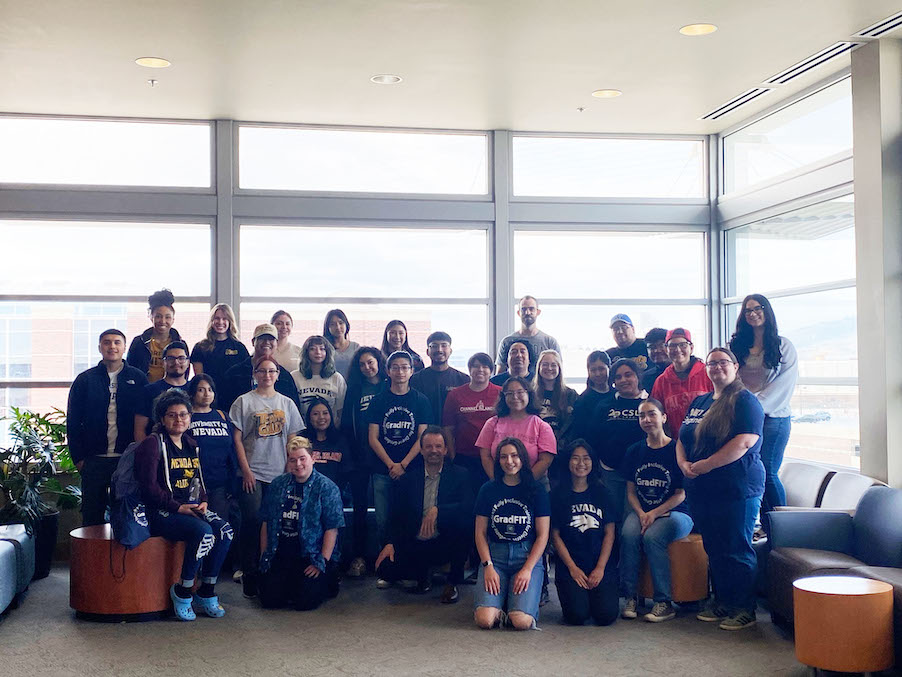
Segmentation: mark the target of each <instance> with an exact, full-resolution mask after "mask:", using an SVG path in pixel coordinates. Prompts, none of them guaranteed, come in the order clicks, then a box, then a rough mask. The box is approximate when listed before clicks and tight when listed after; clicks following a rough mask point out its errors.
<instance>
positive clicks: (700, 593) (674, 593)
mask: <svg viewBox="0 0 902 677" xmlns="http://www.w3.org/2000/svg"><path fill="white" fill-rule="evenodd" d="M667 555H668V557H669V559H670V598H671V599H672V600H673V601H674V602H697V601H699V600H702V599H705V598H706V597H707V596H708V555H707V553H706V552H705V545H704V543H703V542H702V537H701V535H700V534H689V535H688V536H687V537H686V538H681V539H680V540H678V541H673V542H672V543H671V544H670V545H669V546H668V547H667ZM638 593H639V596H640V597H647V598H649V599H651V598H652V597H654V586H653V585H652V580H651V570H650V569H649V567H648V560H647V559H646V557H645V555H644V554H643V555H642V563H641V565H640V569H639V590H638Z"/></svg>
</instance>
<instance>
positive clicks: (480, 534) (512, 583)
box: [474, 437, 551, 630]
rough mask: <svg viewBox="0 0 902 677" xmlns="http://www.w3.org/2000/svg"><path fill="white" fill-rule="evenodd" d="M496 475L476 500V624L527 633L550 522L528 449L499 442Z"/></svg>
mask: <svg viewBox="0 0 902 677" xmlns="http://www.w3.org/2000/svg"><path fill="white" fill-rule="evenodd" d="M494 476H495V479H494V480H492V481H490V482H486V483H485V484H484V485H483V486H482V488H481V489H480V490H479V496H478V498H477V499H476V549H477V551H478V552H479V558H480V560H481V561H482V566H481V567H480V568H479V577H478V581H477V583H476V593H475V601H476V612H475V614H474V616H475V619H476V625H478V626H479V627H480V628H485V629H489V628H493V627H495V626H496V625H498V624H499V623H501V624H504V622H505V621H504V619H505V617H506V618H507V619H509V622H510V625H511V626H512V627H514V628H516V629H517V630H530V629H532V628H534V627H535V626H536V619H537V618H538V616H539V596H540V595H541V592H542V553H543V552H544V551H545V546H546V545H547V544H548V528H549V523H550V521H551V518H550V506H549V502H548V493H547V492H546V491H545V488H544V487H543V486H542V485H541V484H539V483H538V482H537V481H536V480H535V478H534V477H533V475H532V471H531V469H530V466H529V455H528V454H527V451H526V447H525V446H524V445H523V442H521V441H520V440H518V439H517V438H516V437H507V438H505V439H503V440H501V442H500V443H499V444H498V450H497V453H496V455H495V468H494ZM505 609H506V610H507V611H506V616H505Z"/></svg>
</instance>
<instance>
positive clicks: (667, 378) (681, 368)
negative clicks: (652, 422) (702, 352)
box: [651, 327, 714, 439]
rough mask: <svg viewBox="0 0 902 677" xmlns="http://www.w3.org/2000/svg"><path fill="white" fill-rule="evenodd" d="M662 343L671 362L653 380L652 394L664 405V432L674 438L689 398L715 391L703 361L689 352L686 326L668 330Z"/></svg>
mask: <svg viewBox="0 0 902 677" xmlns="http://www.w3.org/2000/svg"><path fill="white" fill-rule="evenodd" d="M664 345H665V346H666V347H667V355H668V357H670V361H671V365H670V366H669V367H667V369H665V370H664V372H663V373H662V374H661V375H660V376H659V377H658V378H657V380H656V381H655V385H654V388H652V391H651V396H652V397H653V398H655V399H656V400H658V401H659V402H660V403H661V404H663V405H664V413H665V414H667V423H666V424H665V425H666V426H667V432H668V434H669V435H670V436H671V437H672V438H673V439H677V438H678V437H679V434H680V425H682V423H683V419H684V418H686V412H687V411H689V405H690V404H691V403H692V400H694V399H695V398H696V397H698V396H699V395H704V394H705V393H709V392H711V391H712V390H714V385H713V384H712V383H711V379H709V378H708V373H707V371H706V370H705V363H704V362H703V361H702V360H700V359H698V358H697V357H695V356H693V355H692V334H690V333H689V330H688V329H683V328H682V327H677V328H676V329H671V330H670V331H668V332H667V337H666V338H665V339H664Z"/></svg>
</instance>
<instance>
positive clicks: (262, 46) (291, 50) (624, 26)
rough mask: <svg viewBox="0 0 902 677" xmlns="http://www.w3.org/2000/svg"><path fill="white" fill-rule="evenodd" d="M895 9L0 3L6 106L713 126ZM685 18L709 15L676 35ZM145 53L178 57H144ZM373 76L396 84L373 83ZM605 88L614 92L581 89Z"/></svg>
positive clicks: (1, 97) (272, 0) (755, 106)
mask: <svg viewBox="0 0 902 677" xmlns="http://www.w3.org/2000/svg"><path fill="white" fill-rule="evenodd" d="M900 9H902V2H900V0H792V1H791V2H789V1H786V0H756V1H755V2H750V1H749V0H630V1H629V2H613V1H612V0H563V1H560V2H550V1H548V0H545V1H536V0H447V1H443V0H420V1H417V0H256V1H255V2H246V1H241V0H191V1H188V2H186V1H185V0H152V1H149V2H146V3H139V2H134V1H133V0H82V1H80V2H74V1H67V2H61V1H59V0H57V1H47V0H29V1H28V2H21V0H0V72H2V74H3V75H2V77H0V111H3V112H9V113H48V114H70V115H109V116H128V117H150V118H191V119H213V118H231V119H236V120H246V121H267V122H294V123H311V124H339V125H376V126H392V127H429V128H446V129H515V130H521V131H559V132H636V133H649V132H656V133H664V134H671V133H695V134H708V133H713V132H717V131H720V130H722V129H724V128H726V127H728V126H731V125H733V124H734V123H736V122H738V121H740V120H742V119H743V118H745V117H747V116H748V115H751V114H753V113H755V112H756V111H758V110H761V109H763V108H765V107H767V106H770V105H773V104H774V103H775V102H777V101H779V100H780V99H782V98H784V97H785V96H788V95H790V94H792V93H794V92H796V91H798V90H800V89H803V88H805V87H806V86H808V85H810V84H812V83H813V82H817V81H819V80H820V79H822V78H824V77H826V76H828V75H830V74H831V73H833V72H836V71H839V70H841V69H843V68H845V67H847V66H848V65H849V56H848V55H845V56H843V57H839V58H837V59H834V60H833V61H831V62H829V63H828V64H826V65H824V66H822V67H820V68H818V69H815V70H814V71H813V72H812V73H810V74H808V75H806V76H803V77H800V78H797V79H796V80H794V81H793V82H792V83H791V84H788V85H783V86H781V87H780V88H778V90H777V91H776V92H775V93H772V94H769V95H768V96H764V97H761V98H760V99H758V100H757V101H756V102H754V103H752V104H749V105H748V106H746V107H744V108H742V109H741V110H740V111H738V112H736V113H734V114H732V115H728V116H726V117H724V118H721V119H720V120H717V121H715V122H706V121H700V120H698V118H699V117H700V116H702V115H704V114H705V113H707V112H709V111H710V110H712V109H714V108H717V107H718V106H720V105H721V104H722V103H724V102H726V101H727V100H729V99H731V98H733V97H734V96H736V95H738V94H740V93H742V92H744V91H745V90H747V89H749V88H750V87H754V86H756V85H758V84H759V83H760V82H761V81H763V80H765V79H766V78H768V77H770V76H772V75H774V74H775V73H777V72H779V71H782V70H783V69H785V68H787V67H789V66H791V65H793V64H795V63H796V62H798V61H800V60H801V59H804V58H805V57H807V56H809V55H811V54H813V53H814V52H817V51H819V50H821V49H823V48H825V47H827V46H829V45H831V44H832V43H834V42H837V41H839V40H844V39H847V38H848V37H849V36H851V35H852V34H853V33H855V32H857V31H858V30H860V29H862V28H865V27H866V26H869V25H871V24H872V23H874V22H876V21H879V20H880V19H883V18H884V17H887V16H889V15H891V14H893V13H895V12H897V11H899V10H900ZM695 22H709V23H714V24H716V25H717V26H718V27H719V30H718V31H717V32H715V33H713V34H711V35H708V36H704V37H695V38H690V37H685V36H683V35H680V34H679V33H678V29H679V28H680V27H681V26H683V25H685V24H688V23H695ZM898 34H899V31H897V32H896V33H895V35H898ZM140 56H162V57H165V58H167V59H169V60H170V61H172V66H171V67H170V68H167V69H164V70H150V69H146V68H141V67H139V66H137V65H135V63H134V59H135V58H137V57H140ZM376 73H394V74H398V75H401V76H402V77H403V78H404V81H403V82H402V83H401V84H398V85H393V86H386V85H376V84H373V83H371V82H370V80H369V78H370V76H372V75H374V74H376ZM149 78H155V79H156V80H158V84H157V86H156V87H153V88H151V87H150V86H149V85H148V84H147V80H148V79H149ZM600 88H616V89H620V90H622V91H623V95H622V96H621V97H619V98H616V99H608V100H600V99H595V98H593V97H592V96H590V93H591V92H592V91H593V90H596V89H600ZM579 108H584V110H583V111H582V112H580V111H579V110H578V109H579Z"/></svg>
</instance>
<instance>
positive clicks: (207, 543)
mask: <svg viewBox="0 0 902 677" xmlns="http://www.w3.org/2000/svg"><path fill="white" fill-rule="evenodd" d="M153 418H154V421H155V425H154V429H153V433H154V434H152V435H151V436H150V437H147V438H145V439H144V441H143V442H141V444H139V445H138V447H137V448H136V449H135V479H136V480H137V482H138V486H139V491H140V494H141V500H142V501H143V502H144V504H145V505H146V506H147V521H148V526H149V527H150V535H151V536H162V537H163V538H165V539H167V540H170V541H184V542H185V558H184V560H183V561H182V573H181V579H180V580H179V582H178V583H176V584H174V585H173V586H172V587H171V588H170V590H169V596H170V597H171V598H172V604H173V607H174V609H175V614H176V616H178V618H179V619H181V620H183V621H193V620H194V619H195V618H196V617H197V616H196V614H195V613H194V609H193V607H192V604H196V605H197V606H198V607H200V609H201V610H202V611H203V612H204V613H205V614H206V615H207V616H210V617H212V618H220V617H222V616H224V615H225V609H223V608H222V606H221V605H220V604H219V598H218V597H217V596H216V593H215V592H214V585H215V584H216V578H217V577H218V576H219V570H220V569H221V568H222V563H223V560H225V556H226V554H227V553H228V551H229V546H231V544H232V527H231V526H229V523H228V522H226V521H225V520H224V519H222V518H221V517H219V515H217V514H216V513H215V512H213V511H212V510H208V509H207V492H206V489H205V487H204V478H203V473H202V472H201V467H200V459H199V458H198V455H197V444H196V443H195V441H194V440H193V439H192V438H191V436H190V435H186V434H185V433H187V432H188V430H189V428H190V426H191V400H190V398H189V397H188V394H187V393H185V392H184V391H182V390H178V389H176V388H172V389H170V390H167V391H166V392H164V393H162V394H161V395H159V396H158V397H157V399H156V400H155V401H154V403H153ZM198 569H200V580H201V585H200V587H199V588H198V589H197V594H195V595H194V596H193V597H192V594H191V588H192V587H193V586H194V578H195V577H196V576H197V571H198Z"/></svg>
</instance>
